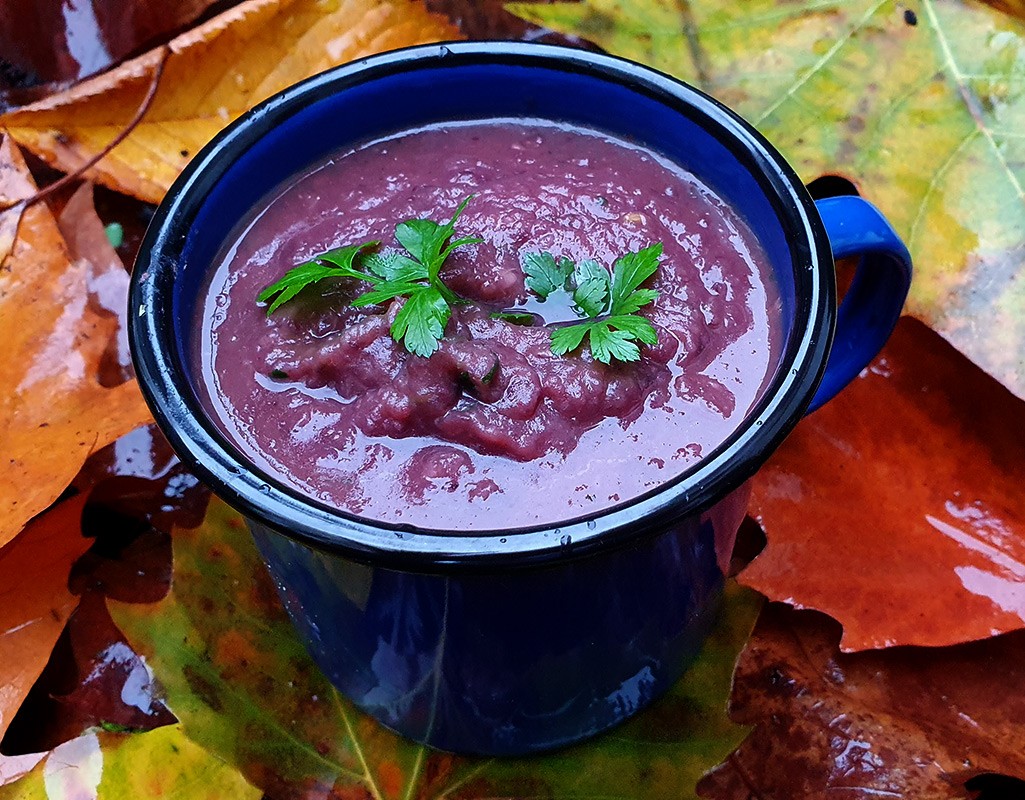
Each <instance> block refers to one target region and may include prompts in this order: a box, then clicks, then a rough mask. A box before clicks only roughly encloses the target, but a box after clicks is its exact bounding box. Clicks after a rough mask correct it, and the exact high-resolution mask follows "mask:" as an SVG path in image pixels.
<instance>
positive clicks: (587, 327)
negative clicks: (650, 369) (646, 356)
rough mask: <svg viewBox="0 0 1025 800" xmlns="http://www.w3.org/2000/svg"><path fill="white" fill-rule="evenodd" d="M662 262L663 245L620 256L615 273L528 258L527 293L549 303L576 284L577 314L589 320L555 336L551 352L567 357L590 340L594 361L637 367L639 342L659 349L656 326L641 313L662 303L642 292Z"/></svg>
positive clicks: (589, 263) (587, 263) (542, 256)
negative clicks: (528, 291)
mask: <svg viewBox="0 0 1025 800" xmlns="http://www.w3.org/2000/svg"><path fill="white" fill-rule="evenodd" d="M661 257H662V245H661V243H656V244H653V245H650V246H648V247H645V248H644V249H643V250H639V251H637V252H636V253H626V254H625V255H623V256H620V257H619V258H617V259H616V261H615V263H614V264H613V265H612V271H611V273H610V272H609V270H607V269H605V268H604V267H602V266H601V265H600V264H599V263H598V262H597V261H593V260H591V259H585V260H583V261H581V262H580V263H579V264H576V265H574V264H573V262H572V261H570V260H569V259H568V258H561V259H556V258H555V257H554V256H553V255H552V254H551V253H527V254H525V255H524V256H523V261H522V266H523V272H524V273H525V274H526V276H527V277H526V279H525V280H524V283H525V284H526V286H527V288H528V289H530V290H531V291H532V292H534V293H535V294H537V295H539V296H541V297H542V298H543V299H547V298H548V297H549V296H550V295H551V294H552V293H553V292H558V291H568V290H569V289H568V287H569V286H570V284H572V291H573V303H574V304H575V306H576V309H577V312H578V313H579V314H581V316H585V317H588V318H589V320H588V321H586V322H580V323H578V324H576V325H568V326H563V327H559V328H556V329H555V330H554V331H552V352H553V353H554V354H555V355H565V354H566V353H569V352H572V351H573V350H576V349H577V348H578V347H580V346H581V345H582V344H583V342H584V339H585V338H586V339H588V341H589V343H590V346H591V355H593V356H594V358H595V360H597V361H601V362H602V363H604V364H610V363H611V362H612V359H616V360H618V361H637V360H638V359H639V358H640V357H641V353H640V348H639V347H638V346H637V344H636V343H637V342H640V343H641V344H648V345H653V344H658V332H657V331H656V330H655V326H654V325H652V324H651V322H650V321H649V320H648V319H647V318H645V317H643V316H641V315H639V314H638V313H637V312H638V311H639V310H640V309H641V308H643V307H644V306H646V305H648V304H649V303H651V302H654V301H655V300H656V299H657V298H658V292H657V291H655V290H654V289H641V288H640V286H641V284H642V283H644V281H646V280H647V279H648V278H650V277H651V276H652V275H654V274H655V272H656V270H657V269H658V264H659V259H660V258H661Z"/></svg>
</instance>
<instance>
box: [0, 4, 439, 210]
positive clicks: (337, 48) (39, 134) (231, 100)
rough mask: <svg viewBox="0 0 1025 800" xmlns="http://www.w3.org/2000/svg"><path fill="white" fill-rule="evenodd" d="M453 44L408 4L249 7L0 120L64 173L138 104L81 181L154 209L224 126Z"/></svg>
mask: <svg viewBox="0 0 1025 800" xmlns="http://www.w3.org/2000/svg"><path fill="white" fill-rule="evenodd" d="M454 38H458V32H457V29H456V28H455V27H453V26H452V25H451V24H450V23H449V22H448V21H447V20H446V19H445V18H444V17H441V16H439V15H435V14H430V13H428V12H427V11H426V9H425V8H424V7H423V5H422V4H421V3H420V2H419V1H418V0H417V1H416V2H413V1H412V0H248V2H244V3H241V4H240V5H238V6H236V7H234V8H232V9H231V10H229V11H226V12H224V13H223V14H221V15H220V16H217V17H215V18H213V19H211V20H210V21H209V22H207V23H205V24H203V25H200V26H199V27H197V28H195V29H194V30H191V31H189V32H188V33H185V34H182V35H181V36H179V37H177V38H176V39H174V40H172V41H171V42H170V43H169V44H168V45H167V47H166V48H158V49H156V50H153V51H150V52H148V53H146V54H145V55H142V56H140V57H138V58H136V59H133V60H132V61H129V62H126V63H125V64H123V65H121V66H120V67H118V68H116V69H114V70H112V71H110V72H107V73H104V74H103V75H100V76H97V77H96V78H93V79H90V80H87V81H83V82H82V83H79V84H77V85H76V86H74V87H73V88H72V89H70V90H68V91H66V92H62V93H60V94H56V95H53V96H51V97H48V98H46V99H45V100H42V101H40V102H38V103H34V104H32V105H30V106H26V107H24V108H22V109H19V110H18V111H15V112H13V113H10V114H7V115H5V116H3V117H0V125H2V126H5V127H6V128H7V129H8V130H9V131H10V133H11V135H12V136H14V138H15V139H17V140H18V142H19V143H21V144H22V145H24V146H25V147H27V148H28V149H30V150H32V151H33V152H34V153H36V154H37V155H39V156H40V157H42V158H43V159H45V160H46V161H47V162H49V163H50V164H52V165H53V166H55V167H57V168H58V169H61V170H64V171H65V172H71V171H73V170H75V169H78V168H79V167H81V166H82V165H83V164H84V163H85V162H86V161H88V159H89V158H91V157H94V156H96V155H97V154H99V153H101V152H103V150H104V148H105V147H107V146H108V145H109V144H110V142H112V141H113V140H114V139H116V137H117V136H118V135H119V134H120V133H121V132H122V131H123V130H124V129H125V128H126V127H127V126H128V125H129V123H130V122H131V121H132V118H133V117H134V116H135V115H136V113H137V111H138V109H139V108H140V107H141V106H142V105H143V102H144V100H145V98H146V94H147V92H148V91H149V89H150V86H151V83H152V81H153V78H154V74H155V73H156V72H157V70H158V69H159V67H160V65H161V63H162V62H164V59H165V58H166V62H164V64H163V74H162V75H160V78H159V85H158V88H157V91H156V94H155V95H154V97H153V100H152V103H151V104H150V106H149V108H148V110H147V111H146V114H145V115H144V117H143V119H142V121H141V122H140V123H139V124H138V125H137V126H136V127H135V128H134V129H133V130H132V132H131V133H130V134H129V135H128V137H127V138H126V139H125V140H124V141H123V142H122V143H120V144H119V145H118V146H117V147H116V148H115V149H114V150H113V151H112V152H111V153H110V154H109V155H107V156H105V157H104V158H103V159H102V160H101V161H100V162H99V164H97V165H96V167H94V168H92V169H90V170H89V171H88V172H87V173H86V174H87V175H88V176H89V177H90V178H92V179H93V180H95V181H97V182H99V183H103V184H105V185H107V186H109V187H111V188H112V189H116V190H118V191H121V192H125V193H127V194H131V195H135V196H136V197H139V198H141V199H143V200H147V201H149V202H152V203H157V202H160V199H161V198H162V197H163V195H164V193H165V192H166V191H167V189H168V187H169V186H170V185H171V182H172V181H173V180H174V179H175V177H177V175H178V173H179V172H180V171H181V169H182V168H183V167H184V166H185V164H186V163H187V162H188V160H189V158H190V157H191V156H192V155H194V154H195V153H196V151H197V150H198V149H199V148H201V147H202V146H203V145H204V144H206V142H208V141H209V140H210V139H211V138H213V136H214V135H215V134H216V133H217V132H218V131H220V130H221V129H222V128H224V126H225V125H227V124H228V122H230V121H231V120H233V119H235V118H236V117H238V116H239V115H240V114H242V113H243V112H244V111H246V110H248V109H250V108H252V107H253V106H255V105H256V104H257V103H259V102H260V101H262V100H264V99H266V98H267V97H268V96H270V95H272V94H274V93H275V92H277V91H280V90H281V89H284V88H285V87H286V86H289V85H290V84H293V83H296V82H297V81H299V80H301V79H303V78H306V77H308V76H310V75H313V74H315V73H317V72H321V71H323V70H325V69H327V68H329V67H332V66H336V65H338V64H342V63H344V62H346V61H351V60H353V59H356V58H361V57H364V56H367V55H371V54H373V53H377V52H381V51H383V50H391V49H395V48H398V47H405V46H407V45H414V44H423V43H428V42H434V41H441V40H450V39H454Z"/></svg>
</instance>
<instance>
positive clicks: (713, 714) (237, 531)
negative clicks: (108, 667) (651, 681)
mask: <svg viewBox="0 0 1025 800" xmlns="http://www.w3.org/2000/svg"><path fill="white" fill-rule="evenodd" d="M174 547H175V566H174V577H173V581H172V590H171V594H170V595H169V596H168V597H167V598H166V599H165V600H163V601H162V602H160V603H156V604H153V605H150V606H140V605H127V604H118V603H112V604H111V611H112V614H113V616H114V619H115V621H116V622H117V623H118V625H119V626H120V627H121V628H122V630H124V632H125V633H126V635H127V636H128V639H129V641H130V642H131V643H132V645H133V646H134V647H135V648H136V649H137V650H138V651H139V652H140V653H142V654H143V655H144V656H145V658H146V662H147V663H148V664H149V665H150V666H151V667H152V669H153V671H154V673H155V674H156V677H157V678H158V680H159V681H160V682H161V683H162V685H163V686H164V688H165V690H166V692H167V704H168V707H169V708H170V709H171V711H172V712H173V713H174V714H175V715H176V716H177V717H178V719H180V720H181V723H182V726H183V730H184V731H185V733H186V734H187V735H188V736H189V737H190V738H191V739H193V740H194V741H195V742H197V743H198V744H200V745H201V746H202V747H204V748H206V749H207V750H209V751H210V752H211V753H214V754H216V755H218V756H219V757H221V758H223V759H224V760H225V761H227V762H228V763H229V764H233V765H235V766H237V768H238V769H239V771H240V772H241V773H242V774H243V775H245V776H246V777H247V779H248V780H249V781H251V782H252V783H253V784H254V785H256V786H258V787H259V788H261V789H262V790H264V791H265V792H267V793H268V794H269V795H271V796H273V797H275V798H277V799H278V800H283V799H285V798H300V797H306V796H308V795H310V794H319V795H325V796H326V795H327V794H328V793H330V792H332V791H333V792H335V794H336V795H339V796H345V797H348V796H350V795H351V796H354V797H355V796H360V797H362V796H363V793H365V792H367V791H369V792H370V794H371V796H373V797H375V798H381V800H385V799H386V798H412V797H424V798H427V797H432V798H433V797H442V796H444V797H446V798H448V800H463V799H465V800H470V798H479V797H484V796H487V797H521V796H524V793H525V792H527V791H528V790H529V793H530V794H531V795H534V794H537V795H540V796H544V797H551V798H553V800H559V799H560V798H569V797H580V796H591V795H594V794H596V793H600V794H612V795H615V796H623V797H631V798H637V799H638V800H644V798H652V800H654V799H655V798H659V800H661V799H662V798H665V797H670V796H672V797H687V796H691V793H692V789H693V787H694V785H695V783H696V782H697V780H698V778H699V777H700V776H701V775H702V774H703V773H704V772H705V770H707V769H708V768H710V767H711V766H713V765H714V764H716V763H718V762H719V761H720V760H721V759H722V758H723V757H724V756H725V755H726V754H727V753H729V752H730V750H731V749H732V748H733V747H735V746H736V745H737V744H738V743H739V742H740V741H741V740H742V739H743V738H744V735H745V733H746V731H745V730H744V729H743V728H739V727H737V726H734V725H732V724H730V723H729V722H728V721H727V720H726V717H725V698H726V696H727V695H728V693H729V687H730V676H731V675H732V670H733V665H734V663H735V661H736V655H737V653H738V652H739V651H740V649H741V648H742V647H743V644H744V641H745V640H746V638H747V636H748V634H749V633H750V629H751V626H752V624H753V620H754V617H755V616H756V615H757V611H758V608H759V605H760V598H758V597H757V596H756V595H754V594H753V593H751V592H748V591H746V590H739V589H737V588H736V587H734V588H732V589H731V590H730V591H729V592H728V596H727V601H726V603H725V608H724V612H723V615H722V618H721V620H720V622H719V625H718V627H717V628H716V631H715V633H714V634H713V636H712V637H711V638H710V640H709V642H708V643H707V645H706V647H705V649H704V651H703V652H702V654H701V655H700V656H699V658H698V660H697V661H696V663H695V664H694V665H693V666H692V668H691V669H690V671H689V672H688V674H687V676H686V677H685V678H684V679H683V680H682V681H681V682H680V683H679V684H678V685H677V686H676V687H675V688H674V689H673V691H672V692H671V693H670V695H669V696H668V697H667V698H665V699H664V700H662V701H661V702H659V703H657V704H655V706H653V707H652V708H651V709H649V710H648V711H647V712H645V713H643V714H641V715H640V716H638V717H637V718H635V719H633V720H631V721H630V722H628V723H627V724H626V725H623V726H621V727H619V728H617V729H616V730H615V731H614V732H613V733H611V734H609V735H608V736H605V737H601V738H599V739H597V740H594V741H593V742H592V743H588V744H584V745H580V746H577V747H573V748H569V749H566V750H563V751H560V752H558V753H555V754H552V755H549V756H545V757H536V758H532V759H524V760H506V759H503V760H488V761H484V760H477V759H464V758H459V757H456V756H453V755H450V754H447V753H441V752H438V751H434V750H430V749H427V748H424V747H422V746H419V745H416V744H415V743H412V742H410V741H407V740H405V739H402V738H400V737H398V736H396V735H394V734H392V733H390V732H389V731H387V730H385V729H384V728H383V727H381V726H380V725H379V724H377V723H376V722H375V721H373V720H372V719H371V718H369V717H367V716H365V715H363V714H361V713H360V712H358V711H357V710H356V709H355V708H354V706H353V705H352V704H351V703H350V702H349V701H348V700H347V699H345V698H344V697H342V696H340V695H339V693H338V692H337V691H336V690H335V689H334V688H333V687H332V686H331V685H330V684H329V683H328V681H327V679H326V678H325V677H324V676H323V675H322V674H321V673H320V671H319V670H318V669H317V668H316V667H315V666H314V664H313V662H312V661H311V660H310V658H309V656H308V655H307V654H306V651H305V649H304V648H303V646H302V644H301V643H300V642H299V640H298V639H297V638H296V634H295V633H294V631H293V629H292V626H291V624H290V623H289V621H288V618H287V617H286V616H285V613H284V611H283V609H282V608H281V606H280V603H279V601H278V598H277V595H276V594H275V592H274V588H273V586H272V584H271V581H270V580H269V578H268V576H267V574H266V572H265V570H264V567H263V566H262V562H261V561H260V558H259V555H258V554H257V552H256V549H255V547H254V545H253V543H252V540H251V539H250V537H249V534H248V532H247V531H246V529H245V526H244V523H243V521H242V519H241V517H239V516H238V515H237V514H236V513H235V512H233V511H231V510H230V509H228V508H227V507H226V506H225V505H224V504H222V503H220V502H219V501H214V502H213V503H212V504H211V506H210V510H209V513H208V516H207V519H206V522H205V523H204V525H203V526H201V527H200V528H198V529H195V530H177V531H176V532H175V534H174ZM268 687H272V688H271V689H268Z"/></svg>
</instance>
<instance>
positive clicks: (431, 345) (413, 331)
mask: <svg viewBox="0 0 1025 800" xmlns="http://www.w3.org/2000/svg"><path fill="white" fill-rule="evenodd" d="M451 314H452V309H451V308H450V307H449V304H448V301H446V300H445V298H444V297H442V296H441V292H439V291H438V290H437V289H435V288H434V287H433V286H428V287H424V288H423V289H422V290H421V291H418V292H414V293H413V294H411V295H410V296H409V299H408V300H406V302H405V305H403V306H402V308H401V309H399V313H398V314H396V315H395V322H393V323H392V326H391V335H392V338H393V339H394V340H395V341H396V342H399V341H401V342H403V344H405V345H406V349H407V350H408V351H409V352H411V353H415V354H416V355H418V356H424V357H426V356H429V355H431V354H432V353H433V352H434V351H435V350H437V349H438V342H439V341H440V340H441V337H442V335H443V334H444V332H445V325H446V324H447V323H448V318H449V316H451Z"/></svg>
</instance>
